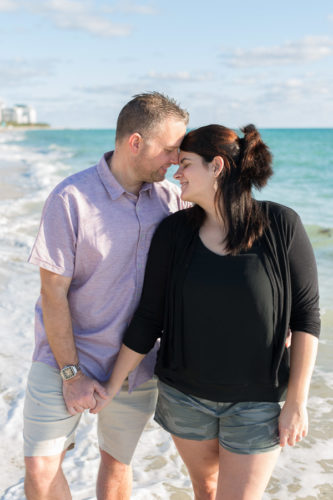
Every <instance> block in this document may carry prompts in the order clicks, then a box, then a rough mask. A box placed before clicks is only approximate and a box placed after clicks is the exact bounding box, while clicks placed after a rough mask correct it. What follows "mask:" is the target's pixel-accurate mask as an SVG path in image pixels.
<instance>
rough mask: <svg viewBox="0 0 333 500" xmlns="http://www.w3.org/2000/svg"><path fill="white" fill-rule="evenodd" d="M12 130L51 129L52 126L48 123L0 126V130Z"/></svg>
mask: <svg viewBox="0 0 333 500" xmlns="http://www.w3.org/2000/svg"><path fill="white" fill-rule="evenodd" d="M13 130H24V131H26V130H52V127H51V126H50V125H49V124H47V123H46V124H45V125H44V124H42V123H40V124H38V123H37V124H36V125H5V126H4V127H2V126H0V132H7V131H10V132H12V131H13Z"/></svg>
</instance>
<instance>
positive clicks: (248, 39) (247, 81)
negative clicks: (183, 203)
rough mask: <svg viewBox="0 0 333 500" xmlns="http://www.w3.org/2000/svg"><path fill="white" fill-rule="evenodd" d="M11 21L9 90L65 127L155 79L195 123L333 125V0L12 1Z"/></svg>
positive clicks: (0, 1)
mask: <svg viewBox="0 0 333 500" xmlns="http://www.w3.org/2000/svg"><path fill="white" fill-rule="evenodd" d="M0 26H1V30H0V100H2V101H4V102H5V103H6V104H7V105H8V106H10V105H13V104H16V103H26V104H31V105H33V106H35V107H36V109H37V113H38V119H39V120H40V121H46V122H49V123H50V124H51V125H53V126H56V127H75V128H81V127H83V128H89V127H91V128H94V127H105V128H112V127H114V126H115V123H116V119H117V115H118V113H119V111H120V109H121V107H122V106H123V105H124V104H125V103H126V102H127V101H128V100H129V99H130V98H131V96H132V95H133V94H136V93H140V92H144V91H149V90H157V91H161V92H165V93H167V94H168V95H170V96H172V97H174V98H175V99H176V100H177V101H178V102H180V103H181V104H182V105H183V106H184V107H186V108H187V109H188V111H189V112H190V116H191V120H190V126H193V127H195V126H199V125H203V124H207V123H212V122H214V123H221V124H224V125H227V126H232V127H239V126H242V125H244V124H246V123H249V122H253V123H255V124H256V125H257V126H258V127H333V3H332V2H331V1H326V0H317V2H309V1H308V0H302V1H299V0H289V1H285V0H280V1H279V2H270V1H269V0H265V1H261V0H251V1H244V0H238V1H237V2H236V1H234V2H232V1H230V0H229V1H225V0H206V1H201V2H197V1H195V0H192V1H188V0H184V1H181V0H179V1H174V0H170V1H161V0H148V1H144V0H128V1H127V0H124V1H103V0H32V1H29V0H0Z"/></svg>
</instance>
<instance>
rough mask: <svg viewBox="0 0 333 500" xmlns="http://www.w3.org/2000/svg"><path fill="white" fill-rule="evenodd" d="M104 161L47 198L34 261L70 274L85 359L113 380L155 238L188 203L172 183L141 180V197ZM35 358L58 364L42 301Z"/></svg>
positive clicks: (133, 383) (136, 381)
mask: <svg viewBox="0 0 333 500" xmlns="http://www.w3.org/2000/svg"><path fill="white" fill-rule="evenodd" d="M110 154H112V153H106V154H105V155H104V156H103V157H102V158H101V160H100V162H99V163H98V164H97V165H95V166H94V167H91V168H89V169H87V170H83V171H81V172H79V173H77V174H74V175H72V176H70V177H68V178H67V179H65V180H64V181H63V182H61V183H60V184H59V185H58V186H57V187H56V188H55V189H54V190H53V191H52V193H51V194H50V196H49V197H48V199H47V201H46V203H45V206H44V209H43V214H42V219H41V224H40V228H39V232H38V235H37V238H36V241H35V244H34V246H33V249H32V252H31V255H30V257H29V262H31V263H32V264H36V265H38V266H39V267H42V268H44V269H47V270H49V271H52V272H54V273H57V274H60V275H63V276H69V277H71V278H72V281H71V285H70V288H69V294H68V300H69V306H70V311H71V317H72V325H73V332H74V337H75V344H76V347H77V351H78V355H79V360H80V364H81V366H82V368H83V370H84V371H85V372H86V373H87V374H88V375H90V376H92V377H94V378H96V379H98V380H99V381H102V382H103V381H105V380H107V379H108V378H109V376H110V373H111V371H112V367H113V365H114V362H115V359H116V357H117V354H118V352H119V349H120V346H121V343H122V336H123V332H124V330H125V329H126V327H127V325H128V323H129V321H130V319H131V317H132V315H133V313H134V311H135V309H136V306H137V304H138V301H139V298H140V295H141V289H142V285H143V278H144V270H145V265H146V259H147V252H148V249H149V245H150V241H151V238H152V235H153V233H154V230H155V228H156V226H157V224H158V223H159V222H160V221H161V220H162V219H163V218H164V217H166V216H167V215H169V214H171V213H173V212H175V211H177V210H179V209H181V208H184V206H183V204H182V201H181V200H180V197H179V191H178V188H177V186H175V185H174V184H172V183H170V182H169V181H166V180H165V181H163V182H157V183H153V184H143V186H142V188H141V190H140V193H139V195H138V196H135V195H133V194H131V193H128V192H126V191H125V190H124V188H123V187H122V186H121V185H120V184H119V183H118V182H117V180H116V179H115V178H114V176H113V175H112V173H111V171H110V169H109V167H108V164H107V160H108V157H109V155H110ZM35 312H36V316H35V341H36V345H35V349H34V353H33V360H34V361H41V362H44V363H47V364H49V365H52V366H57V363H56V360H55V358H54V356H53V354H52V351H51V348H50V346H49V343H48V341H47V338H46V334H45V328H44V324H43V317H42V309H41V298H40V297H39V299H38V301H37V303H36V310H35ZM156 349H157V347H156V346H155V348H154V349H153V350H152V351H151V352H150V353H149V354H148V355H147V356H146V358H145V359H144V360H143V361H142V363H141V364H140V365H139V366H138V368H136V370H135V371H134V372H132V373H131V375H130V377H129V390H130V391H131V390H133V389H134V388H135V387H137V386H138V385H140V384H142V383H143V382H145V381H147V380H148V379H149V378H151V377H152V375H153V371H154V364H155V358H156Z"/></svg>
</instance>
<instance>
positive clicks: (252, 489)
mask: <svg viewBox="0 0 333 500" xmlns="http://www.w3.org/2000/svg"><path fill="white" fill-rule="evenodd" d="M219 448H220V450H219V456H220V459H219V470H220V473H219V479H218V486H217V494H216V500H230V499H231V498H232V500H260V499H261V498H262V495H263V493H264V491H265V488H266V486H267V484H268V481H269V479H270V477H271V474H272V472H273V469H274V466H275V464H276V461H277V459H278V457H279V454H280V449H279V448H278V449H274V450H273V451H269V452H266V453H258V454H254V455H244V454H239V453H232V452H230V451H228V450H226V449H225V448H222V446H220V447H219Z"/></svg>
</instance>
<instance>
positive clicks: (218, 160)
mask: <svg viewBox="0 0 333 500" xmlns="http://www.w3.org/2000/svg"><path fill="white" fill-rule="evenodd" d="M212 167H213V174H214V176H215V177H218V176H219V175H220V173H221V172H222V170H223V167H224V160H223V158H222V156H215V157H214V158H213V161H212Z"/></svg>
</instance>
